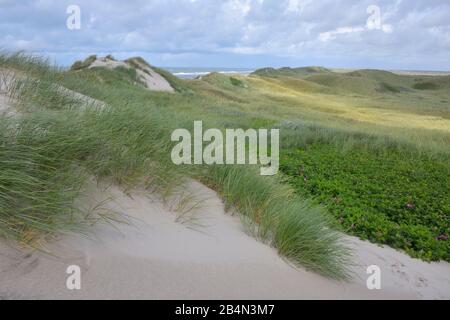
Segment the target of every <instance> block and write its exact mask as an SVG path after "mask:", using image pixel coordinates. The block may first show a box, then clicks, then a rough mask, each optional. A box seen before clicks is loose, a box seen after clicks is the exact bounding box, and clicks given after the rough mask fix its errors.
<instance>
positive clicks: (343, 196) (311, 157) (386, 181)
mask: <svg viewBox="0 0 450 320" xmlns="http://www.w3.org/2000/svg"><path fill="white" fill-rule="evenodd" d="M447 160H448V159H447ZM281 169H282V171H283V172H285V173H286V174H287V176H288V177H289V178H288V180H289V182H290V183H291V184H292V185H293V186H294V187H295V188H296V190H297V192H298V193H299V194H301V195H303V196H306V197H312V198H313V199H314V200H315V202H317V203H320V204H323V205H325V206H326V207H327V209H328V210H329V211H331V212H332V213H333V214H334V215H335V217H336V218H337V219H338V220H339V221H340V222H341V223H342V225H343V227H344V228H345V230H346V231H347V232H348V233H350V234H353V235H357V236H359V237H361V238H363V239H369V240H371V241H372V242H378V243H385V244H388V245H390V246H392V247H394V248H400V249H404V250H405V251H406V252H408V253H409V254H411V255H412V256H415V257H420V258H423V259H426V260H440V259H442V260H447V261H449V260H450V255H449V254H450V250H449V249H450V247H449V243H448V241H447V239H446V237H447V235H448V232H449V227H450V225H449V219H448V213H449V212H450V203H449V202H448V195H449V193H450V186H449V184H448V178H449V176H450V167H449V164H448V161H446V159H445V158H435V157H434V158H433V157H429V156H427V155H417V154H416V155H413V156H412V155H410V154H407V153H402V152H400V151H398V150H384V151H381V150H380V151H377V152H373V151H370V150H368V149H366V148H361V147H357V146H354V147H352V148H351V149H350V150H343V149H342V148H338V147H337V146H335V145H330V144H323V143H317V144H311V145H307V146H306V147H304V148H301V149H290V150H286V152H285V153H284V156H283V158H282V159H281ZM387 191H389V192H387Z"/></svg>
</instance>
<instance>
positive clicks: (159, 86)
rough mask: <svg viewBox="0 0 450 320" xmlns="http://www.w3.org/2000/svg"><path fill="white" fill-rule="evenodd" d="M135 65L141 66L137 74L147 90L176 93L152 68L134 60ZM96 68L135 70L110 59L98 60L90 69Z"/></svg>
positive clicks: (124, 63)
mask: <svg viewBox="0 0 450 320" xmlns="http://www.w3.org/2000/svg"><path fill="white" fill-rule="evenodd" d="M134 63H136V64H137V65H138V66H139V68H135V69H136V73H137V75H138V77H139V80H140V81H141V82H142V84H143V85H144V86H145V87H146V88H147V89H149V90H152V91H163V92H175V90H174V89H173V88H172V86H171V85H170V84H169V82H168V81H167V80H166V79H164V77H163V76H161V75H160V74H159V73H157V72H156V71H154V70H153V69H152V68H150V67H148V66H146V65H144V64H142V63H139V61H137V60H134ZM94 67H104V68H108V69H114V68H117V67H125V68H133V66H132V65H130V64H129V63H127V62H126V61H116V60H112V59H109V58H108V57H102V58H97V59H96V60H95V61H94V62H93V63H92V64H91V65H90V66H89V68H94Z"/></svg>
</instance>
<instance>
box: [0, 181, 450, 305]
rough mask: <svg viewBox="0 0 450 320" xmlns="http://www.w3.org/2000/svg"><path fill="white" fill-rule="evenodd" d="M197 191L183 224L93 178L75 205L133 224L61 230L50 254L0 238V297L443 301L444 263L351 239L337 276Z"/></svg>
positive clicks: (446, 290)
mask: <svg viewBox="0 0 450 320" xmlns="http://www.w3.org/2000/svg"><path fill="white" fill-rule="evenodd" d="M188 188H189V189H190V190H195V192H196V193H197V194H198V195H200V196H201V197H202V198H206V200H205V201H204V202H203V204H202V206H201V208H198V209H197V211H196V214H195V216H196V217H197V218H198V219H199V220H198V221H196V223H200V224H202V225H203V226H198V225H197V224H196V225H192V224H180V223H176V222H175V219H176V214H175V213H173V212H170V211H169V210H167V209H166V208H165V206H164V205H162V203H161V202H160V201H159V200H155V199H153V200H152V199H150V198H149V197H148V196H145V195H144V194H143V193H139V192H133V193H132V197H130V196H127V195H125V194H124V193H123V192H122V191H121V190H120V189H118V188H117V187H111V188H109V189H108V190H100V189H99V188H98V187H96V186H95V185H92V186H90V187H89V190H87V191H86V194H87V195H89V199H82V200H80V202H81V203H83V204H84V206H87V204H88V203H90V204H91V205H93V204H94V203H96V202H97V201H102V200H105V199H113V200H110V201H107V202H106V203H105V205H104V208H105V209H112V210H114V211H115V212H120V213H125V214H127V215H128V217H129V218H130V219H131V220H132V221H133V225H119V226H117V225H116V226H115V227H113V226H110V225H96V226H94V227H93V230H92V231H93V232H94V235H95V237H94V238H92V239H87V238H83V237H81V236H64V237H62V238H61V239H59V240H58V241H55V242H53V243H51V244H50V245H48V246H47V250H50V252H51V253H52V255H49V254H44V253H42V252H37V251H30V250H23V249H22V250H18V249H16V248H12V247H8V246H6V244H0V297H4V298H12V299H14V298H24V299H30V298H38V299H49V298H56V299H62V298H68V299H92V298H98V299H314V298H318V299H381V298H386V299H397V298H406V299H419V298H434V299H443V298H447V299H448V298H450V283H449V281H450V280H449V279H450V267H449V264H447V263H433V264H428V263H425V262H422V261H419V260H415V259H411V258H409V257H408V256H406V255H404V254H402V253H399V252H396V251H394V250H391V249H383V248H380V247H378V246H375V245H372V244H369V243H364V242H361V241H359V240H357V239H354V238H352V239H351V240H352V242H353V243H354V246H355V247H356V250H357V261H358V262H359V264H360V266H355V267H354V270H355V272H356V274H357V275H356V276H355V279H354V280H353V281H352V282H351V283H341V282H337V281H333V280H329V279H326V278H323V277H321V276H319V275H316V274H314V273H311V272H307V271H305V270H302V269H295V268H293V267H291V266H290V265H289V264H288V263H286V262H285V261H284V260H283V259H282V258H280V257H279V256H278V255H277V253H276V252H275V250H274V249H272V248H270V247H269V246H267V245H264V244H262V243H260V242H258V241H256V240H255V239H253V238H252V237H250V236H248V235H247V234H246V233H245V232H244V230H243V228H242V224H241V223H240V221H239V219H238V218H236V217H232V216H230V215H228V214H226V213H225V212H224V208H223V205H222V202H221V201H220V199H219V198H218V197H217V195H216V194H215V192H213V191H211V190H210V189H208V188H206V187H204V186H202V185H200V184H198V183H193V184H192V185H191V186H190V187H188ZM72 264H76V265H79V266H80V267H81V269H82V275H81V281H82V288H81V290H79V291H70V290H68V289H66V285H65V282H66V277H67V276H68V275H67V274H66V268H67V267H68V266H69V265H72ZM371 264H377V265H379V266H380V267H381V269H382V289H381V290H379V291H377V290H375V291H370V290H368V289H367V288H366V285H365V283H366V280H365V279H366V275H365V271H366V267H367V265H371Z"/></svg>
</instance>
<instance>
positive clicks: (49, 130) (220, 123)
mask: <svg viewBox="0 0 450 320" xmlns="http://www.w3.org/2000/svg"><path fill="white" fill-rule="evenodd" d="M0 63H1V64H0V67H7V68H14V69H15V70H17V71H18V72H20V73H21V74H28V75H30V76H32V77H33V78H32V80H30V79H28V80H23V81H19V82H18V84H19V85H20V86H19V87H18V88H17V89H15V90H13V91H14V96H15V98H16V99H18V101H19V102H20V104H19V105H18V106H17V107H18V108H19V110H20V112H21V116H20V117H19V118H13V119H5V118H1V141H0V146H1V149H0V165H1V166H2V168H4V167H7V168H8V170H2V171H1V173H0V208H1V209H2V210H1V212H0V235H1V236H3V237H6V238H9V239H14V240H19V241H24V242H27V243H30V242H32V243H35V242H36V241H38V240H39V239H42V236H43V235H52V234H55V233H59V232H64V231H83V228H82V227H83V225H84V224H86V223H90V222H92V221H91V219H92V217H94V216H95V215H92V213H91V212H78V210H77V206H76V205H75V200H76V199H77V198H78V197H79V196H80V195H81V194H82V187H83V182H84V181H85V179H87V178H88V177H89V176H95V177H97V178H103V177H108V178H109V179H111V178H112V179H113V180H114V181H115V182H117V183H120V184H121V185H123V186H124V187H130V188H131V187H133V186H136V185H142V184H144V186H146V187H147V188H149V191H152V190H155V189H156V191H158V192H160V193H162V194H170V192H173V191H174V188H176V187H177V186H179V185H180V183H181V182H182V179H181V177H184V176H192V177H194V178H196V179H199V180H201V181H203V182H204V183H205V184H207V185H209V186H210V187H212V188H214V189H215V190H217V191H218V192H219V194H220V195H222V197H223V199H224V200H225V202H226V204H227V206H228V207H233V208H236V209H237V210H238V211H239V212H240V213H241V214H242V217H243V219H244V220H245V221H247V222H248V221H251V222H252V224H253V225H255V226H257V228H255V229H254V231H255V235H256V236H257V237H259V238H260V239H262V240H264V241H267V242H270V243H271V244H272V245H273V246H275V247H276V248H277V249H278V250H279V252H280V253H281V254H283V255H285V256H286V257H289V258H290V259H291V260H292V261H293V262H294V263H297V264H301V265H303V266H305V267H307V268H309V269H311V270H314V271H316V272H319V273H321V274H324V275H327V276H330V277H334V278H339V279H342V278H345V277H346V276H347V271H346V270H347V269H346V265H347V262H348V258H349V256H348V251H347V250H346V248H345V246H343V245H342V243H341V242H340V239H341V236H340V234H339V233H337V232H336V231H334V230H335V229H334V228H330V227H332V226H334V225H335V221H334V219H332V217H331V216H330V215H329V214H328V213H327V212H326V211H325V210H323V208H322V207H321V206H317V205H314V204H312V203H311V202H310V201H305V200H304V199H303V198H302V197H301V196H299V195H297V194H295V193H294V192H293V189H292V188H290V187H289V186H287V185H285V184H284V183H282V181H279V179H278V178H276V177H262V176H260V175H259V174H258V170H257V168H252V167H242V166H235V167H234V166H226V167H223V166H217V167H214V166H213V167H203V166H198V167H176V166H174V165H172V162H171V160H170V150H171V146H172V145H173V144H172V143H171V142H170V140H169V139H170V133H171V132H172V130H174V129H175V128H180V127H185V128H191V127H192V123H193V120H198V119H201V120H203V121H204V124H205V127H219V128H225V127H228V126H230V125H232V126H233V127H239V126H241V125H242V126H243V127H245V126H253V125H255V124H259V125H266V124H267V123H272V122H271V121H270V120H265V119H263V120H262V119H261V118H259V117H255V118H253V117H252V116H251V115H246V116H245V117H243V118H242V121H241V122H239V121H236V114H235V113H234V112H236V113H239V112H242V111H238V107H237V106H235V107H236V108H235V111H233V109H232V108H233V107H232V106H231V105H232V104H235V103H236V101H234V100H232V99H229V98H228V96H222V94H223V93H224V91H223V90H222V89H221V88H220V86H212V85H210V84H205V85H208V86H209V88H208V89H207V90H204V91H203V90H201V92H200V90H199V89H198V88H197V86H196V85H194V84H192V83H181V82H179V85H180V86H182V88H181V89H178V90H179V91H180V92H178V93H175V94H169V93H157V92H150V91H147V90H145V89H143V88H142V87H140V86H135V85H134V84H133V83H134V76H133V74H130V73H129V72H124V70H122V69H117V70H106V69H99V68H94V69H84V70H81V71H71V72H59V71H55V70H52V69H49V68H48V67H47V66H46V65H45V63H41V62H40V61H39V60H37V61H30V59H28V57H26V56H13V57H8V56H1V57H0ZM37 64H38V65H39V66H38V65H37ZM19 70H20V71H19ZM173 80H174V81H176V79H173ZM235 83H236V82H235ZM55 84H58V85H59V86H61V85H62V86H64V87H66V88H69V89H71V90H73V91H75V92H79V93H82V94H84V95H86V96H89V97H92V98H95V99H98V100H101V101H104V102H105V103H106V104H107V106H108V107H106V108H103V109H102V108H96V107H93V106H90V107H89V106H88V108H86V107H85V106H84V105H85V103H84V102H83V101H81V100H80V99H78V98H77V96H76V95H71V94H67V95H64V96H61V94H58V93H57V92H55ZM238 84H239V82H238ZM231 86H233V84H231ZM214 87H216V88H214ZM56 88H57V87H56ZM231 88H233V87H230V89H231ZM239 88H240V89H241V90H245V88H244V87H239ZM208 90H209V91H208ZM231 96H232V95H231ZM240 103H242V102H240ZM227 106H230V107H231V109H228V108H227ZM220 112H222V115H223V116H222V115H220ZM218 113H219V116H218ZM261 121H263V122H261ZM264 121H267V122H264ZM17 179H20V183H19V184H18V183H16V181H15V180H17ZM103 216H104V218H108V219H118V218H120V217H116V216H111V215H109V214H106V215H105V214H103Z"/></svg>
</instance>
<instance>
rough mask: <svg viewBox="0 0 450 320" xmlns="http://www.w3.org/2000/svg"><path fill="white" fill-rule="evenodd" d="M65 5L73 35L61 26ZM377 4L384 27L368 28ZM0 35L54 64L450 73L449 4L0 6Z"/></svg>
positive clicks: (345, 0)
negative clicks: (77, 17) (114, 58)
mask: <svg viewBox="0 0 450 320" xmlns="http://www.w3.org/2000/svg"><path fill="white" fill-rule="evenodd" d="M69 5H78V6H79V7H80V9H81V29H80V30H69V29H68V28H67V27H66V19H67V17H68V14H67V13H66V8H67V6H69ZM374 5H375V6H377V7H378V8H379V9H380V14H381V15H380V17H381V25H380V26H379V28H375V29H370V28H368V26H367V20H368V18H369V14H368V12H367V9H368V8H369V6H374ZM0 31H1V32H0V47H2V48H4V49H8V50H28V51H33V52H42V53H47V54H50V55H51V56H52V57H54V58H56V60H58V61H60V62H69V61H71V60H72V59H74V58H78V57H82V56H84V55H86V54H88V53H107V52H113V53H114V52H115V53H117V54H118V55H123V56H126V55H130V54H134V53H136V54H143V55H146V56H149V57H150V58H151V59H152V60H154V61H156V62H157V63H159V64H164V65H169V64H171V65H177V64H179V65H180V64H194V63H196V64H198V63H200V64H202V65H205V64H211V63H214V64H222V65H224V66H225V65H235V66H241V65H242V64H243V63H247V64H248V63H250V64H253V65H252V66H256V65H279V64H296V65H304V64H321V65H328V66H348V67H354V66H358V67H384V68H407V69H408V68H409V69H446V70H450V62H449V61H450V59H449V58H448V57H449V56H450V2H449V1H448V0H403V1H402V0H377V1H376V0H363V1H350V0H322V1H318V0H224V1H213V0H161V1H156V0H154V1H143V0H136V1H119V0H114V1H111V0H110V1H92V0H89V1H88V0H71V1H65V0H63V1H56V0H34V1H33V0H23V1H15V0H0Z"/></svg>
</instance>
